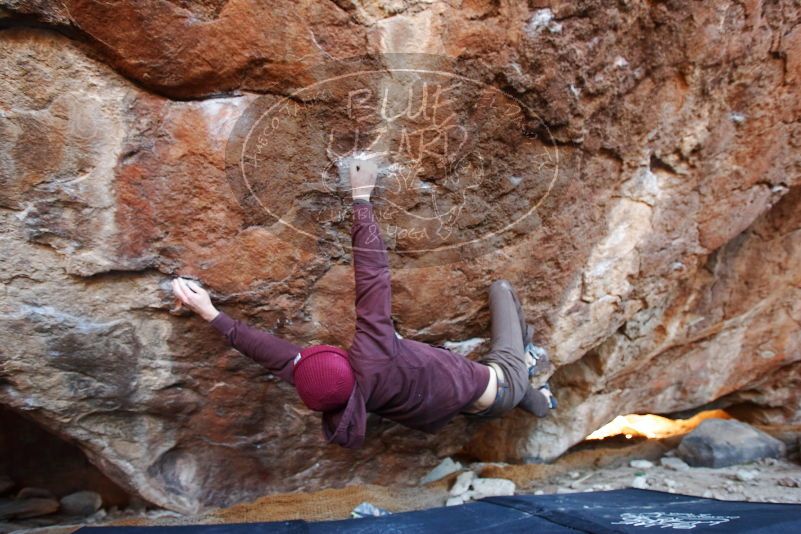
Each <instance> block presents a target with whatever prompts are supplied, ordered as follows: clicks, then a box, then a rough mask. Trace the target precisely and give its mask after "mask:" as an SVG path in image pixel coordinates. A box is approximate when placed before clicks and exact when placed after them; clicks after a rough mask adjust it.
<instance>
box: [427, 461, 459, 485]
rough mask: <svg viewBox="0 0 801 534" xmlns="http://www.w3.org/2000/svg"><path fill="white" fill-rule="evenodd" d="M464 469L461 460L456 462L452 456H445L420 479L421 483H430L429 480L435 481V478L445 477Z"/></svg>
mask: <svg viewBox="0 0 801 534" xmlns="http://www.w3.org/2000/svg"><path fill="white" fill-rule="evenodd" d="M461 470H462V464H460V463H459V462H454V461H453V460H452V459H451V458H450V457H448V458H445V459H444V460H442V461H441V462H440V463H439V465H438V466H437V467H435V468H434V469H432V470H431V471H430V472H429V473H428V474H427V475H426V476H424V477H423V478H421V479H420V484H428V483H429V482H434V481H435V480H439V479H441V478H444V477H446V476H448V475H450V474H451V473H455V472H457V471H461Z"/></svg>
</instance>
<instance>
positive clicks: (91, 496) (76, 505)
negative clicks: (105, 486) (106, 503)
mask: <svg viewBox="0 0 801 534" xmlns="http://www.w3.org/2000/svg"><path fill="white" fill-rule="evenodd" d="M101 506H103V498H102V497H101V496H100V495H99V494H97V493H95V492H94V491H77V492H75V493H70V494H69V495H65V496H64V497H62V498H61V511H62V512H64V513H65V514H67V515H78V516H87V515H92V514H93V513H95V512H97V511H98V510H99V509H100V507H101Z"/></svg>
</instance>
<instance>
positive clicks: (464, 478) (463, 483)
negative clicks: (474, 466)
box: [450, 471, 476, 497]
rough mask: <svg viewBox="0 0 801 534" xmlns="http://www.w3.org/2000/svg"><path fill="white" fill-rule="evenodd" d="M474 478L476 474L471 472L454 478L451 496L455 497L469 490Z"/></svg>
mask: <svg viewBox="0 0 801 534" xmlns="http://www.w3.org/2000/svg"><path fill="white" fill-rule="evenodd" d="M475 478H476V474H475V473H474V472H472V471H465V472H464V473H461V474H460V475H459V476H458V477H457V478H456V482H454V483H453V486H451V492H450V493H451V496H453V497H456V496H457V495H461V494H463V493H465V492H466V491H467V490H469V489H470V485H471V484H472V483H473V480H475Z"/></svg>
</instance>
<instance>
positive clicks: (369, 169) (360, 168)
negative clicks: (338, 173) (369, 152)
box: [350, 158, 378, 200]
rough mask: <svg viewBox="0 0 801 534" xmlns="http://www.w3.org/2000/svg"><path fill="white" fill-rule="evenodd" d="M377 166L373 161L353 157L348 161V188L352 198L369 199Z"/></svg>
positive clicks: (376, 173)
mask: <svg viewBox="0 0 801 534" xmlns="http://www.w3.org/2000/svg"><path fill="white" fill-rule="evenodd" d="M377 175H378V166H377V165H376V163H375V161H373V160H367V159H355V158H354V160H353V161H351V163H350V188H351V194H352V195H353V199H354V200H356V199H357V198H363V199H365V200H370V195H371V194H372V193H373V188H374V187H375V180H376V176H377Z"/></svg>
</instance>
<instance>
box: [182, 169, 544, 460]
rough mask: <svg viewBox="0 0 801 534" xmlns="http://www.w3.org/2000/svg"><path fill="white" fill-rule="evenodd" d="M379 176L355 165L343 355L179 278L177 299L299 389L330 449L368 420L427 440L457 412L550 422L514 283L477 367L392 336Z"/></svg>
mask: <svg viewBox="0 0 801 534" xmlns="http://www.w3.org/2000/svg"><path fill="white" fill-rule="evenodd" d="M376 177H377V167H376V165H375V163H373V162H372V161H370V160H369V159H354V160H353V162H352V163H351V165H350V184H351V193H352V198H353V203H352V210H353V225H352V229H351V237H352V242H353V263H354V272H355V279H356V331H355V334H354V337H353V340H352V343H351V345H350V347H349V348H348V349H347V350H344V349H342V348H339V347H335V346H331V345H314V346H309V347H306V348H302V347H299V346H297V345H295V344H293V343H290V342H288V341H286V340H284V339H281V338H279V337H277V336H274V335H272V334H270V333H268V332H265V331H263V330H259V329H256V328H253V327H251V326H249V325H247V324H245V323H243V322H242V321H239V320H234V319H233V318H231V317H230V316H228V315H227V314H226V313H225V312H222V311H218V310H217V309H216V308H215V307H214V305H213V304H212V303H211V298H210V296H209V294H208V292H207V291H205V290H204V289H203V288H202V287H201V286H200V285H199V284H198V283H197V282H195V281H193V280H187V279H184V278H181V277H179V278H175V279H173V281H172V289H173V291H174V293H175V295H176V297H177V298H178V300H179V301H180V303H181V304H182V305H185V306H187V307H188V308H190V309H191V310H193V311H194V312H196V313H198V314H199V315H200V316H201V317H202V318H203V319H205V320H206V321H209V322H210V323H211V325H212V326H213V327H214V328H215V329H217V330H218V331H219V332H220V333H222V334H223V335H224V336H225V338H226V340H227V342H228V343H229V344H230V345H231V346H233V347H234V348H235V349H237V350H238V351H240V352H241V353H243V354H244V355H246V356H248V357H250V358H252V359H253V360H255V361H256V362H258V363H260V364H261V365H263V366H264V367H266V368H267V369H269V370H270V371H271V372H272V373H273V374H275V375H276V376H278V377H279V378H281V379H283V380H285V381H287V382H289V383H290V384H293V385H294V386H295V388H296V390H297V392H298V395H299V396H300V398H301V400H302V401H303V402H304V404H305V405H306V406H307V407H308V408H310V409H312V410H314V411H318V412H322V420H323V425H322V426H323V434H324V436H325V437H326V440H327V441H328V442H329V443H337V444H340V445H343V446H345V447H349V448H357V447H360V446H361V445H362V444H363V442H364V436H365V427H366V421H367V412H372V413H376V414H378V415H380V416H382V417H385V418H387V419H390V420H392V421H395V422H398V423H401V424H402V425H405V426H407V427H410V428H415V429H419V430H423V431H425V432H429V433H433V432H435V431H437V430H439V429H441V428H442V427H443V426H445V425H446V424H447V423H448V422H449V421H450V420H452V419H453V418H454V417H455V416H457V415H458V414H460V413H463V414H466V415H467V416H469V417H478V418H490V417H500V416H502V415H503V414H505V413H507V412H509V411H511V410H512V409H513V408H515V407H516V406H520V407H521V408H523V409H525V410H527V411H528V412H530V413H533V414H534V415H536V416H538V417H544V416H546V415H547V413H548V411H549V410H550V409H553V408H556V399H555V397H554V396H553V395H552V393H551V391H550V389H549V387H548V385H547V383H546V384H544V385H542V386H540V387H534V386H533V385H532V384H531V382H530V379H531V377H532V376H534V375H536V374H540V373H541V372H543V371H544V370H545V368H546V367H547V366H548V365H549V364H548V361H547V356H545V354H544V352H543V351H541V350H539V349H537V347H535V346H534V345H533V344H532V343H531V336H532V330H533V329H532V327H531V325H529V324H527V323H526V321H525V318H524V316H523V310H522V307H521V305H520V301H519V300H518V298H517V295H516V294H515V291H514V289H513V288H512V286H511V285H510V284H509V282H508V281H506V280H498V281H495V282H494V283H493V284H492V285H491V287H490V290H489V300H490V313H491V330H492V339H491V348H490V350H489V352H488V353H487V354H486V355H485V356H484V357H483V358H481V359H480V360H479V361H473V360H470V359H468V358H465V357H463V356H461V355H459V354H457V353H454V352H452V351H450V350H448V349H446V348H444V347H441V346H432V345H428V344H425V343H421V342H418V341H413V340H410V339H405V338H402V337H401V336H400V335H399V334H398V333H397V332H396V331H395V328H394V324H393V322H392V317H391V314H390V313H391V294H390V272H389V265H388V255H387V250H386V246H385V244H384V241H383V238H382V237H381V232H380V229H379V226H378V224H377V223H376V220H375V218H374V215H373V209H372V204H371V202H370V196H371V194H372V192H373V189H374V187H375V183H376Z"/></svg>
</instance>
